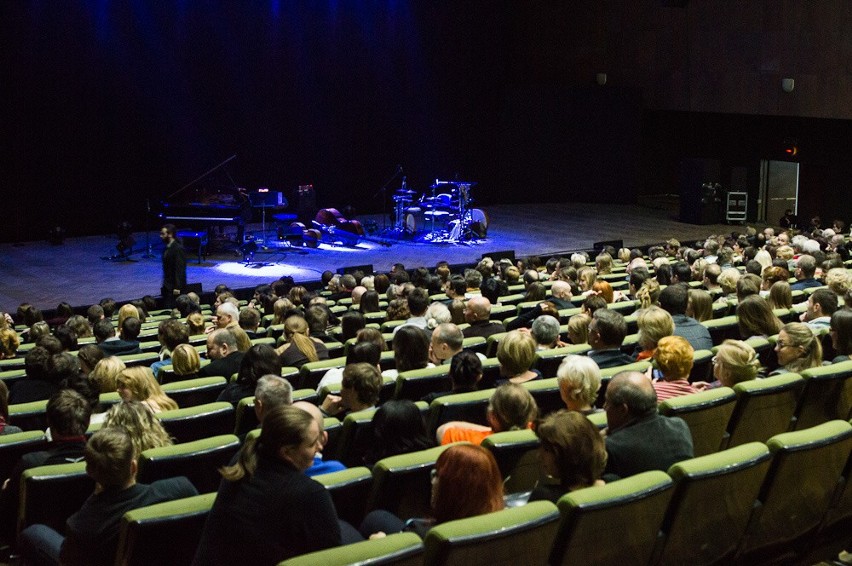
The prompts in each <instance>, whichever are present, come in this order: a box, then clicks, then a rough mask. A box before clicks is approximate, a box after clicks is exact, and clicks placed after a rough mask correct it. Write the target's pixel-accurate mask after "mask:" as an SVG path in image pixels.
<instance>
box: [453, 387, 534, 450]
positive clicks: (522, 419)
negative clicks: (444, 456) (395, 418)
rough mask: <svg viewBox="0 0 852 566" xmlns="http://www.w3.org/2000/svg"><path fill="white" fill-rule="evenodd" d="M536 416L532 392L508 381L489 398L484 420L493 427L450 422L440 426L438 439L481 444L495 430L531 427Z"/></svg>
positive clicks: (503, 430)
mask: <svg viewBox="0 0 852 566" xmlns="http://www.w3.org/2000/svg"><path fill="white" fill-rule="evenodd" d="M537 415H538V407H537V405H536V403H535V399H533V396H532V395H531V394H530V392H529V391H527V390H526V389H525V388H524V387H523V386H521V385H518V384H517V383H505V384H503V385H500V386H499V387H497V389H495V390H494V393H493V394H492V395H491V399H489V401H488V410H487V411H486V415H485V420H486V422H487V423H488V424H489V425H490V426H484V425H481V424H477V423H471V422H466V421H450V422H448V423H444V424H443V425H441V426H440V427H438V431H437V435H436V438H437V439H438V440H439V441H440V442H441V444H451V443H453V442H460V441H466V442H471V443H473V444H481V443H482V441H483V440H485V438H486V437H487V436H490V435H492V434H494V433H495V432H505V431H508V430H520V429H524V428H529V427H530V426H532V422H533V421H534V420H535V418H536V416H537Z"/></svg>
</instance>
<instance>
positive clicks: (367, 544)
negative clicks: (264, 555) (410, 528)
mask: <svg viewBox="0 0 852 566" xmlns="http://www.w3.org/2000/svg"><path fill="white" fill-rule="evenodd" d="M350 564H365V565H366V564H371V565H373V564H375V565H378V564H381V565H382V566H390V565H393V566H421V565H422V564H423V542H422V541H421V540H420V537H418V536H417V535H416V534H414V533H396V534H392V535H388V536H386V537H384V538H379V539H375V540H365V541H363V542H356V543H354V544H347V545H345V546H338V547H337V548H328V549H326V550H319V551H317V552H311V553H309V554H303V555H302V556H297V557H295V558H291V559H289V560H285V561H284V562H280V563H279V564H278V566H348V565H350Z"/></svg>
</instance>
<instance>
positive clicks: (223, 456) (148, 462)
mask: <svg viewBox="0 0 852 566" xmlns="http://www.w3.org/2000/svg"><path fill="white" fill-rule="evenodd" d="M239 449H240V439H239V438H237V437H236V436H234V435H233V434H225V435H220V436H211V437H209V438H202V439H201V440H195V441H193V442H184V443H183V444H175V445H174V446H162V447H160V448H151V449H148V450H145V451H144V452H142V454H141V455H140V456H139V475H138V478H137V479H138V480H139V482H140V483H151V482H153V481H156V480H162V479H166V478H172V477H175V476H186V477H187V478H188V479H189V481H191V482H192V485H194V486H195V489H197V490H198V492H199V493H206V492H209V491H216V490H217V489H219V482H220V480H221V479H222V476H221V475H220V474H219V468H220V467H222V466H227V465H228V463H229V462H230V461H231V458H233V456H234V454H236V453H237V451H238V450H239Z"/></svg>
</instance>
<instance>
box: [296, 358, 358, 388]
mask: <svg viewBox="0 0 852 566" xmlns="http://www.w3.org/2000/svg"><path fill="white" fill-rule="evenodd" d="M345 365H346V358H344V357H338V358H331V359H328V360H320V361H318V362H308V363H306V364H305V365H303V366H302V367H301V368H300V369H299V378H298V380H296V382H292V383H293V387H294V388H298V389H316V388H317V385H319V382H320V379H322V376H324V375H325V372H327V371H328V370H330V369H331V368H342V367H343V366H345Z"/></svg>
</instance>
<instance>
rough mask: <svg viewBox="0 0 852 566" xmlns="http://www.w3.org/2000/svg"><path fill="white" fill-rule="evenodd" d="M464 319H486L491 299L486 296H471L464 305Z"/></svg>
mask: <svg viewBox="0 0 852 566" xmlns="http://www.w3.org/2000/svg"><path fill="white" fill-rule="evenodd" d="M464 312H465V320H467V321H468V322H475V321H477V320H488V317H490V316H491V301H489V300H488V299H487V298H486V297H481V296H480V297H471V299H470V300H468V302H467V305H466V306H465V311H464Z"/></svg>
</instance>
